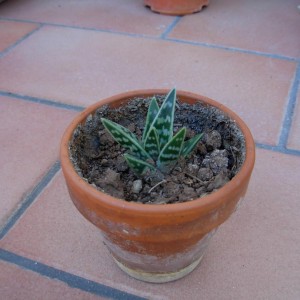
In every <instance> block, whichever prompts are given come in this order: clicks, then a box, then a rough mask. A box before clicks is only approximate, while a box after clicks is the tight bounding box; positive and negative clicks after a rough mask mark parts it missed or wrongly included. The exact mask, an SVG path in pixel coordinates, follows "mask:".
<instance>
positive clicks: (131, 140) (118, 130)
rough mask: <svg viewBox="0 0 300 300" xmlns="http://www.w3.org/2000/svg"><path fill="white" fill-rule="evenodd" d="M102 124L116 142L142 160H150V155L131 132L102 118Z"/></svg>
mask: <svg viewBox="0 0 300 300" xmlns="http://www.w3.org/2000/svg"><path fill="white" fill-rule="evenodd" d="M101 122H102V124H103V126H104V127H105V128H106V130H107V131H108V132H109V133H110V134H111V136H112V137H113V138H114V140H115V141H116V142H118V143H119V144H120V145H121V146H123V147H124V148H126V149H128V150H129V151H130V152H131V153H133V154H134V155H136V156H137V157H139V158H141V159H148V158H150V156H149V154H148V153H147V152H146V151H145V150H144V149H143V147H142V146H141V145H140V143H139V141H138V139H137V138H136V136H135V135H134V134H133V133H132V132H131V131H130V130H128V129H127V128H125V127H123V126H121V125H119V124H117V123H115V122H113V121H110V120H107V119H105V118H101Z"/></svg>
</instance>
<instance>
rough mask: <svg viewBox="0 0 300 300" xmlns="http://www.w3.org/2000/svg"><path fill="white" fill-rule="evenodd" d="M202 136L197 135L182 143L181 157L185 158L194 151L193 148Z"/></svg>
mask: <svg viewBox="0 0 300 300" xmlns="http://www.w3.org/2000/svg"><path fill="white" fill-rule="evenodd" d="M202 136H203V133H201V134H197V135H195V136H193V137H192V138H191V139H189V140H188V141H186V142H184V144H183V148H182V153H181V155H182V156H183V157H187V156H188V155H189V154H190V153H191V152H192V151H193V150H194V148H195V146H196V145H197V143H198V142H199V140H200V139H201V138H202Z"/></svg>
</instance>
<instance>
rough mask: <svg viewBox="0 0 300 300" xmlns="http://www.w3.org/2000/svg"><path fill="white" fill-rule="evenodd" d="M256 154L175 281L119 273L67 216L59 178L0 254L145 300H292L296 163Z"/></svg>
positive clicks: (299, 260) (90, 231) (299, 238)
mask: <svg viewBox="0 0 300 300" xmlns="http://www.w3.org/2000/svg"><path fill="white" fill-rule="evenodd" d="M257 152H258V153H257V154H258V155H257V162H256V167H255V170H254V174H253V177H252V181H251V184H250V186H249V191H248V194H247V196H246V199H245V201H244V203H243V204H242V206H241V207H240V209H239V210H238V212H237V213H236V214H234V215H233V216H232V217H231V219H230V220H229V221H228V222H227V223H226V224H224V225H223V226H222V227H221V228H220V229H219V231H218V233H217V234H216V236H215V237H214V239H213V240H212V242H211V245H210V247H209V249H208V252H207V253H206V256H205V257H204V260H203V261H202V263H201V266H200V267H199V268H197V269H196V270H195V271H194V272H193V273H191V274H190V275H189V276H188V277H186V278H184V279H182V280H179V281H176V282H173V283H168V284H162V285H155V284H146V283H142V282H139V281H136V280H134V279H131V278H129V277H128V276H127V275H125V274H124V273H123V272H122V271H120V270H119V269H118V268H117V267H116V266H115V265H114V263H113V262H112V259H111V258H110V257H109V255H108V251H107V250H106V249H105V247H104V245H103V244H102V242H101V238H100V234H99V232H98V230H97V229H96V228H94V226H92V225H90V224H89V223H88V222H87V221H86V220H85V219H84V218H83V217H81V216H80V215H79V213H78V212H77V211H76V209H75V208H74V206H73V204H72V203H71V200H70V199H69V197H68V194H67V190H66V187H65V183H64V181H63V178H62V175H61V173H59V174H58V175H56V177H55V180H54V181H52V183H51V185H49V186H48V187H47V188H46V190H45V192H44V193H43V194H42V195H41V196H40V197H39V199H38V200H37V201H36V202H35V203H34V204H33V205H32V206H31V207H30V208H29V210H28V211H27V212H26V214H25V215H24V216H23V217H22V219H21V220H20V222H19V223H18V224H17V225H16V226H15V227H14V228H13V229H12V230H11V231H10V232H9V233H8V235H7V236H6V237H5V238H4V239H3V240H2V241H1V242H0V246H1V247H2V248H4V249H7V250H10V251H12V252H14V253H17V254H19V255H23V256H25V257H28V258H31V259H34V260H37V261H40V262H43V263H45V264H48V265H51V266H54V267H57V268H59V269H63V270H66V271H67V272H71V273H74V274H77V275H80V276H83V277H85V278H88V279H92V280H96V281H98V282H100V283H104V284H106V285H109V286H113V287H115V288H118V289H121V290H125V291H128V292H130V293H134V294H137V295H141V296H144V297H146V298H150V299H162V298H164V299H183V298H184V299H195V300H196V299H199V295H200V294H201V298H203V299H225V300H226V299H245V300H248V299H249V300H250V299H298V298H299V297H300V289H299V276H300V271H299V270H300V254H299V251H298V249H299V246H300V232H299V228H300V219H299V216H298V212H299V210H300V202H299V201H298V199H299V197H298V195H299V192H300V190H299V177H300V158H299V157H295V156H288V155H283V154H279V153H275V152H271V151H266V150H258V151H257ZM266 178H268V180H265V179H266ZM33 224H34V226H33ZM45 233H47V234H45Z"/></svg>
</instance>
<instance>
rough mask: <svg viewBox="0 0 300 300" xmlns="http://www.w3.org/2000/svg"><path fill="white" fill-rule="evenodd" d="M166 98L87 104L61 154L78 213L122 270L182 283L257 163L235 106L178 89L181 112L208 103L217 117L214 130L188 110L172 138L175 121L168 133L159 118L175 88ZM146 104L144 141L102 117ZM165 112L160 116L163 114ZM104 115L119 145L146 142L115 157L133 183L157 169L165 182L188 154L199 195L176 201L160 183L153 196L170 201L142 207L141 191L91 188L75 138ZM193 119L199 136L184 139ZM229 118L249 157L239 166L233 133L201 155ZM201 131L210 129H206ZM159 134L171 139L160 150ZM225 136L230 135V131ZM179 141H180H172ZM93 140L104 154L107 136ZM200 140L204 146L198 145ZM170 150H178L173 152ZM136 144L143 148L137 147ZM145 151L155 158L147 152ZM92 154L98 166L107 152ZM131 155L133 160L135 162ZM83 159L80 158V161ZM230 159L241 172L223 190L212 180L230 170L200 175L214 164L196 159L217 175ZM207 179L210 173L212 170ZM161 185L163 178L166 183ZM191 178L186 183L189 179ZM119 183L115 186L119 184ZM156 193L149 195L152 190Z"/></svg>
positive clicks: (136, 94) (161, 93)
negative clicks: (218, 113)
mask: <svg viewBox="0 0 300 300" xmlns="http://www.w3.org/2000/svg"><path fill="white" fill-rule="evenodd" d="M167 93H168V91H166V90H141V91H133V92H128V93H124V94H120V95H116V96H113V97H110V98H107V99H104V100H101V101H100V102H98V103H96V104H94V105H92V106H90V107H88V108H87V109H85V110H84V111H83V112H82V113H80V114H79V115H78V116H77V117H76V118H75V119H74V120H73V121H72V122H71V124H70V125H69V127H68V128H67V130H66V131H65V133H64V135H63V138H62V142H61V151H60V158H61V165H62V170H63V174H64V176H65V180H66V184H67V187H68V190H69V194H70V197H71V199H72V201H73V203H74V204H75V206H76V207H77V209H78V210H79V212H80V213H81V214H82V215H83V216H84V217H85V218H86V219H88V220H89V221H90V222H91V223H93V224H94V225H95V226H96V227H98V228H99V229H100V231H101V232H102V237H103V240H104V243H105V245H106V246H107V247H108V249H109V251H110V253H111V255H112V256H113V258H114V260H115V261H116V263H117V265H118V266H119V267H120V268H121V269H122V270H123V271H125V272H126V273H127V274H129V275H130V276H132V277H134V278H137V279H139V280H143V281H147V282H157V283H161V282H168V281H173V280H176V279H179V278H181V277H183V276H185V275H187V274H189V273H190V272H191V271H193V270H194V269H195V268H196V266H197V265H198V264H199V263H200V261H201V259H202V257H203V254H204V251H205V249H206V248H207V245H208V242H209V240H210V238H211V237H212V236H213V234H214V233H215V231H216V229H217V228H218V227H219V226H220V225H221V224H222V223H224V222H225V221H226V220H227V219H228V218H229V216H230V215H231V214H232V213H233V212H234V211H235V210H236V208H237V207H238V205H239V203H240V202H241V200H242V199H243V198H244V196H245V193H246V190H247V187H248V183H249V180H250V177H251V173H252V170H253V167H254V161H255V144H254V141H253V138H252V135H251V133H250V131H249V129H248V127H247V126H246V124H245V123H244V122H243V121H242V120H241V119H240V117H238V116H237V115H236V114H235V113H234V112H232V111H231V110H230V109H228V108H226V107H225V106H223V105H222V104H220V103H218V102H216V101H214V100H211V99H209V98H206V97H204V96H200V95H197V94H192V93H189V92H183V91H178V92H177V98H178V103H177V104H176V106H180V107H181V105H182V106H184V107H185V108H186V107H191V108H192V107H193V109H194V107H195V106H197V105H200V106H202V107H203V111H205V114H206V117H207V119H211V120H213V123H212V124H213V125H212V127H210V128H207V127H206V125H205V124H206V120H203V115H202V116H201V117H200V115H199V116H198V115H195V116H189V115H192V113H189V112H188V113H187V114H184V111H182V113H180V115H181V114H182V116H178V118H177V119H176V117H175V119H174V124H173V122H171V123H172V124H171V125H172V126H174V127H175V126H176V124H175V123H178V120H179V121H180V122H181V121H182V122H183V123H184V120H185V124H184V127H186V128H177V129H176V130H175V131H177V132H171V134H170V131H173V129H172V130H171V128H172V126H171V125H170V124H169V127H168V128H169V130H164V129H165V128H164V129H162V130H160V127H159V126H158V125H157V124H159V123H160V122H162V121H158V119H161V120H163V119H165V120H166V119H169V118H168V117H167V116H166V115H164V112H163V110H164V108H163V107H164V106H171V104H170V103H168V101H167V98H168V97H169V98H170V97H171V98H172V97H174V90H173V91H171V92H169V93H168V95H167ZM172 93H173V94H172ZM154 95H156V96H157V97H158V98H159V97H160V98H161V99H164V100H161V101H158V102H156V101H154V100H153V96H154ZM165 95H167V97H165ZM141 99H144V102H145V101H146V102H147V103H149V104H147V105H148V108H149V107H150V108H149V109H148V115H147V117H146V116H145V118H147V122H146V126H145V128H143V129H144V134H143V132H139V128H138V126H136V127H137V130H136V131H137V132H139V133H140V136H138V137H137V138H136V137H133V134H132V133H131V132H130V131H129V129H128V128H126V126H125V127H124V126H120V127H118V125H116V124H115V122H112V121H109V117H108V118H107V117H106V115H105V114H104V115H103V112H107V111H108V112H109V114H108V116H113V115H114V111H117V110H120V109H122V108H123V107H126V106H129V103H131V101H135V102H134V104H136V103H139V102H137V101H140V100H141ZM151 99H152V100H151ZM141 101H142V100H141ZM155 102H156V103H155ZM173 103H175V102H173ZM179 104H180V105H179ZM159 105H160V107H159ZM141 107H142V106H138V108H136V113H135V114H134V115H135V116H136V115H140V114H141V112H140V111H139V109H140V108H141ZM151 107H152V116H151ZM141 110H142V109H141ZM210 110H213V111H219V112H221V115H222V117H221V119H220V120H218V118H216V117H215V115H213V114H211V111H210ZM159 111H160V113H158V112H159ZM173 111H174V110H173ZM180 112H181V111H180ZM146 113H147V112H146ZM157 114H160V117H161V118H160V117H159V116H158V117H155V116H156V115H157ZM97 115H99V116H98V117H99V124H102V125H101V126H102V129H105V130H107V131H108V132H109V134H110V135H112V136H114V138H115V139H116V140H118V138H120V134H121V137H122V140H123V141H122V142H123V146H124V141H125V144H126V143H127V142H128V136H127V135H126V134H129V138H130V139H132V141H134V143H139V144H140V145H141V149H139V150H138V151H136V149H135V148H132V147H131V146H127V147H126V145H125V150H127V151H128V150H129V151H130V150H131V152H130V153H129V154H128V153H124V151H123V152H122V151H121V150H120V151H121V152H120V153H121V154H119V155H117V156H116V157H114V160H119V159H123V160H124V161H125V160H126V161H127V167H126V166H124V165H123V167H124V170H125V171H124V173H126V174H127V175H128V174H131V175H130V176H133V177H130V178H138V177H134V176H138V175H140V176H144V177H146V179H147V180H148V177H151V176H150V175H151V174H152V173H153V172H156V171H157V170H158V172H159V173H161V176H163V178H166V177H164V176H169V175H167V174H165V172H166V169H167V170H168V172H169V171H170V170H169V167H170V166H171V169H172V172H173V169H174V170H175V169H176V168H178V164H179V165H180V164H181V158H182V156H186V157H187V160H188V162H187V164H186V165H187V166H188V169H187V170H189V171H188V172H189V174H188V175H189V176H188V177H190V178H189V179H190V180H189V181H188V183H187V184H188V185H191V186H192V187H193V188H188V189H190V190H191V189H192V190H193V191H196V192H197V193H198V195H200V196H195V195H194V196H193V197H191V199H184V200H182V198H181V197H180V195H177V194H174V193H173V194H172V193H171V196H170V195H169V194H168V190H167V191H164V190H163V187H161V186H159V187H156V186H152V187H151V188H150V190H151V191H152V190H153V189H158V188H161V189H162V190H161V191H160V192H159V193H157V194H156V195H157V197H158V198H159V195H165V194H164V192H166V194H167V196H165V197H166V199H167V201H165V202H160V201H157V202H156V201H153V202H152V203H151V201H152V200H153V199H152V200H151V199H150V198H149V199H150V200H149V201H148V200H147V199H148V198H147V197H146V200H147V201H146V202H143V201H142V202H143V203H142V202H141V201H139V198H138V197H139V194H142V191H141V192H140V193H136V192H134V193H133V194H130V193H129V194H128V193H127V192H126V193H125V194H124V198H123V197H120V196H118V195H119V194H118V193H117V196H116V195H115V194H114V192H113V193H112V194H110V190H109V189H108V190H105V186H104V187H103V188H102V186H101V182H100V183H99V185H100V186H96V185H95V183H94V182H90V183H89V181H91V180H90V178H85V174H86V172H85V171H86V170H85V169H86V168H87V166H86V165H85V162H84V160H82V161H83V162H81V168H82V169H80V168H79V167H78V164H77V163H76V162H75V160H74V156H76V155H77V154H76V155H74V153H77V152H80V151H79V150H81V151H82V149H76V147H74V145H75V146H76V143H75V144H74V139H75V140H76V139H77V140H79V141H80V140H81V137H80V134H79V133H78V132H79V131H80V130H79V129H80V128H84V127H85V126H86V125H87V124H90V123H91V122H93V120H95V119H96V116H97ZM175 115H176V112H175ZM104 117H105V118H104ZM180 118H181V119H180ZM116 119H117V120H119V119H120V116H119V114H117V117H116ZM189 120H192V122H195V123H197V124H198V123H199V124H200V125H199V126H198V127H199V128H198V132H196V134H195V135H194V136H191V137H186V136H185V134H186V132H187V131H188V130H189V129H190V128H189V127H190V124H189ZM224 120H230V123H232V124H233V126H235V128H237V129H238V130H237V131H238V132H239V133H241V136H242V143H241V145H242V147H241V149H242V151H243V153H242V154H241V155H240V156H239V157H240V158H239V160H240V162H239V163H237V164H236V165H234V164H233V161H235V160H238V159H237V158H236V157H237V156H236V155H234V151H237V149H233V148H236V147H234V146H232V145H230V143H231V140H232V138H231V137H230V135H229V137H227V139H225V140H224V141H223V142H222V144H219V145H218V147H219V148H220V149H213V148H214V145H213V144H210V146H211V147H212V149H210V153H207V154H206V155H205V153H204V154H203V153H202V154H201V155H200V158H199V155H198V152H199V151H200V152H201V151H203V148H202V146H203V143H202V138H203V140H208V139H209V135H208V134H207V132H214V130H213V129H214V126H215V127H218V126H221V127H224V128H225V127H226V126H227V125H228V124H227V123H226V122H225V121H224ZM114 121H116V120H114ZM143 121H144V123H143V124H145V120H143ZM120 122H121V123H122V122H123V123H124V124H127V123H126V120H122V119H120ZM214 122H215V123H214ZM116 123H118V122H116ZM147 124H148V125H147ZM103 125H104V126H103ZM194 125H195V124H193V126H194ZM99 126H100V125H99ZM193 126H192V127H193ZM104 127H105V128H104ZM196 127H197V126H196ZM116 128H117V129H116ZM120 128H121V129H120ZM154 129H155V130H154ZM116 130H117V131H116ZM120 130H121V131H120ZM122 130H124V131H122ZM201 130H202V131H203V132H200V131H201ZM230 130H231V129H230ZM155 131H158V133H157V132H156V133H155V134H153V132H155ZM159 131H161V133H163V132H164V133H166V134H167V135H168V137H167V140H166V141H163V140H162V143H163V145H162V147H160V146H159V144H160V142H159V138H158V137H157V136H158V135H159ZM167 131H168V132H167ZM225 132H226V134H227V135H228V130H227V131H225ZM99 134H100V133H99ZM122 134H125V135H122ZM202 135H203V136H202ZM178 137H179V139H178ZM210 137H211V136H210ZM106 139H107V137H106ZM139 139H140V140H139ZM172 139H173V140H174V141H172ZM145 140H148V141H156V143H154V144H156V146H155V147H154V148H153V145H151V143H148V146H147V145H145V144H147V143H145ZM175 140H176V141H175ZM199 140H200V142H199ZM90 141H92V142H91V144H89V146H90V145H93V146H96V150H97V148H100V149H101V143H104V139H103V140H102V136H101V135H100V138H96V139H94V137H91V139H90ZM198 142H199V145H198V146H197V143H198ZM206 142H207V141H206ZM110 143H115V144H116V145H118V146H120V145H119V144H122V143H120V140H119V141H118V143H119V144H118V143H117V142H116V141H114V140H113V141H112V140H110ZM174 143H175V144H174ZM178 143H179V144H180V147H179V148H180V150H178V145H179V144H178ZM207 143H208V142H207ZM84 145H85V144H84ZM149 145H150V146H149ZM168 145H171V147H170V146H168ZM135 146H136V147H138V148H139V145H137V144H135ZM187 146H189V147H187ZM80 147H81V146H80ZM80 147H79V148H80ZM120 147H121V146H120ZM157 147H158V148H157ZM195 147H196V148H195ZM81 148H82V147H81ZM222 148H224V149H222ZM88 149H89V147H87V148H85V147H83V150H84V152H86V151H87V150H88ZM145 149H146V150H147V151H146V152H148V154H146V153H144V150H145ZM153 149H154V150H153ZM157 149H160V150H159V151H160V152H159V151H157ZM92 150H93V151H94V152H96V154H93V155H90V156H92V159H91V161H96V162H97V161H98V160H99V157H101V155H102V153H101V151H100V153H99V152H98V153H97V151H95V149H92ZM169 150H172V151H173V152H172V151H171V152H172V153H171V154H172V155H170V153H169V152H168V151H169ZM93 151H92V152H93ZM174 151H175V153H176V155H177V154H178V153H179V156H180V157H179V156H176V159H175V160H174V159H173V156H174ZM230 151H231V152H232V153H231V154H230V155H229V156H228V157H229V158H228V157H225V158H224V157H222V156H221V157H218V159H217V160H212V161H210V160H208V158H211V157H213V153H216V152H220V153H224V152H230ZM149 153H150V154H151V155H154V157H155V159H152V157H148V155H149ZM143 155H144V156H143ZM151 155H150V156H151ZM171 156H172V159H173V160H172V161H171V163H170V161H168V159H169V158H170V157H171ZM132 157H134V158H133V159H132ZM124 158H125V159H124ZM128 158H129V159H128ZM79 160H80V161H81V158H80V159H79ZM99 161H101V162H103V159H102V158H101V160H99ZM105 161H107V159H105ZM143 161H144V162H145V164H142V167H141V165H140V164H139V163H141V162H143ZM174 161H175V163H174ZM224 161H225V162H226V163H228V161H229V163H228V164H231V165H233V166H234V167H232V168H233V169H235V171H234V172H233V171H231V172H233V175H232V176H231V178H230V180H226V181H225V182H223V183H222V185H221V187H219V186H213V185H212V183H215V182H217V181H218V180H219V179H218V176H219V175H220V174H224V173H225V174H228V170H227V171H226V172H225V171H224V170H221V171H220V174H219V173H216V174H213V175H214V176H213V175H212V176H213V177H212V179H208V178H206V179H208V181H205V180H206V179H205V178H202V177H201V176H203V174H202V173H201V170H203V169H208V168H207V165H205V168H201V167H200V168H199V166H198V167H197V164H196V162H199V165H203V164H207V163H211V168H212V170H213V172H212V173H214V172H217V171H216V169H218V167H219V166H221V165H222V164H220V162H224ZM230 161H231V163H230ZM137 162H138V163H137ZM191 162H192V163H191ZM125 165H126V162H125ZM216 166H217V168H216ZM129 167H130V168H129ZM180 168H181V167H179V171H178V170H177V173H178V174H181V173H183V171H182V170H183V169H180ZM194 169H197V172H198V173H193V174H192V173H191V172H192V171H193V170H194ZM97 170H98V172H99V173H101V172H102V173H105V172H103V170H102V169H101V168H100V166H99V168H98V166H97V163H96V165H94V166H93V167H92V172H91V173H95V172H96V173H97ZM200 173H201V174H200ZM141 174H142V175H141ZM149 174H150V175H149ZM199 174H200V175H199ZM127 175H126V176H127ZM181 175H182V174H181ZM126 176H125V177H126ZM128 176H129V175H128ZM172 176H173V175H172ZM199 176H200V177H199ZM205 176H207V174H206V173H205ZM179 177H180V176H179ZM199 178H200V179H199ZM129 180H131V179H129ZM143 180H144V178H143ZM147 180H146V181H147ZM159 180H161V178H160V179H159ZM168 180H170V179H169V178H168V179H167V180H165V179H163V180H161V181H160V182H158V185H163V184H160V183H161V182H165V181H168ZM184 180H185V181H186V179H184ZM131 181H132V180H131ZM131 181H130V184H132V182H131ZM203 182H204V185H205V186H206V187H208V189H209V190H208V191H209V192H207V190H205V191H203V190H202V188H203V187H200V188H197V187H198V184H200V183H201V184H202V183H203ZM153 184H154V183H153ZM112 185H114V184H113V183H112ZM117 185H119V184H117ZM126 185H129V183H128V184H127V183H126ZM211 186H213V187H211ZM126 188H127V189H128V187H126V186H125V187H124V189H125V190H126ZM145 189H146V187H143V190H145ZM148 189H149V187H148ZM150 190H148V192H149V193H150ZM183 190H184V189H183ZM113 191H114V190H113ZM184 191H185V190H184ZM171 192H172V191H171ZM176 193H178V190H176ZM154 194H155V193H154ZM122 195H123V194H122ZM146 195H147V193H146ZM131 197H132V198H131ZM172 197H173V198H174V199H175V198H176V201H172V199H171V198H172ZM170 199H171V200H170ZM189 200H190V201H189ZM145 203H146V204H145ZM159 203H160V204H159ZM161 203H168V204H161Z"/></svg>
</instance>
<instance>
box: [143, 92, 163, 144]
mask: <svg viewBox="0 0 300 300" xmlns="http://www.w3.org/2000/svg"><path fill="white" fill-rule="evenodd" d="M158 111H159V106H158V104H157V101H156V98H155V97H153V98H152V100H151V102H150V105H149V108H148V113H147V118H146V124H145V128H144V132H143V138H142V141H143V142H144V143H145V140H146V137H147V135H148V133H149V129H150V127H151V124H152V122H153V120H154V119H155V117H156V115H157V113H158Z"/></svg>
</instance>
